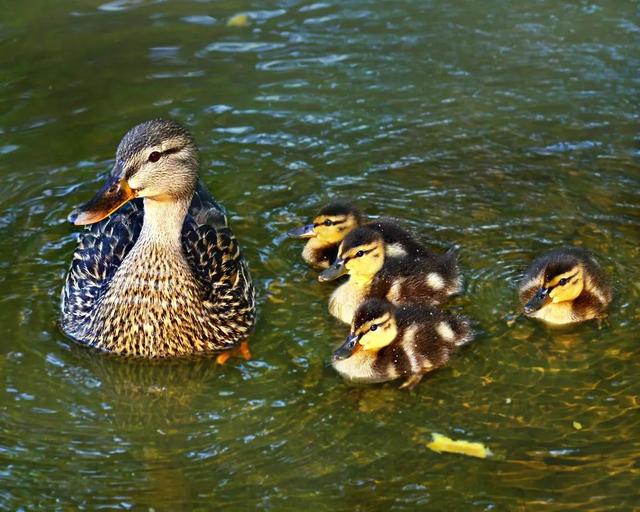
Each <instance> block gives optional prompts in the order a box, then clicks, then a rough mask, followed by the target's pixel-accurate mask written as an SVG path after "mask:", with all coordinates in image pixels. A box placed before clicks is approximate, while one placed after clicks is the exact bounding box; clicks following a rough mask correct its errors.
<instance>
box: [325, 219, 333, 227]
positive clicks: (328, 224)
mask: <svg viewBox="0 0 640 512" xmlns="http://www.w3.org/2000/svg"><path fill="white" fill-rule="evenodd" d="M324 225H325V226H332V225H333V222H331V221H330V220H329V219H327V220H325V221H324Z"/></svg>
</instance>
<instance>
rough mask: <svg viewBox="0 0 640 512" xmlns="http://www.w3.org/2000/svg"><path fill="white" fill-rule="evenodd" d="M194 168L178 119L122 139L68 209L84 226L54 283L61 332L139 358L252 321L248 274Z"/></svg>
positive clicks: (224, 337) (216, 346) (231, 335)
mask: <svg viewBox="0 0 640 512" xmlns="http://www.w3.org/2000/svg"><path fill="white" fill-rule="evenodd" d="M198 169H199V161H198V151H197V148H196V146H195V143H194V141H193V139H192V137H191V135H190V134H189V133H188V132H187V131H186V130H185V129H184V128H183V127H182V126H180V125H179V124H178V123H175V122H173V121H167V120H163V119H156V120H153V121H148V122H145V123H142V124H139V125H138V126H135V127H134V128H132V129H131V130H130V131H129V132H128V133H127V134H126V135H125V136H124V137H123V139H122V141H121V142H120V145H119V146H118V150H117V153H116V163H115V166H114V167H113V170H112V171H111V175H110V176H109V179H108V181H107V183H106V185H105V186H104V187H103V188H102V189H101V190H100V191H99V192H98V194H97V195H96V196H95V197H94V198H93V199H92V200H90V201H89V202H88V203H86V204H84V205H83V206H81V207H79V208H77V209H76V210H75V211H74V212H72V214H71V215H70V220H72V221H73V222H74V223H75V224H76V225H84V224H92V226H91V229H89V230H87V231H85V232H83V233H82V234H81V235H80V241H79V244H78V248H77V249H76V251H75V253H74V255H73V259H72V262H71V268H70V269H69V273H68V274H67V279H66V282H65V285H64V288H63V290H62V304H61V310H62V318H61V326H62V329H63V331H64V332H65V333H66V334H67V335H68V336H70V337H72V338H74V339H75V340H77V341H79V342H81V343H84V344H86V345H90V346H93V347H96V348H98V349H101V350H104V351H107V352H113V353H117V354H123V355H130V356H139V357H149V358H152V357H175V356H185V355H190V354H200V353H210V352H217V351H222V350H227V349H231V348H234V347H236V346H238V345H239V344H241V342H243V341H245V340H246V338H247V337H248V336H249V334H250V332H251V330H252V328H253V325H254V323H255V299H254V289H253V285H252V282H251V276H250V274H249V270H248V268H247V265H246V262H245V260H244V257H243V256H242V253H241V251H240V248H239V246H238V243H237V241H236V239H235V237H234V235H233V232H232V231H231V229H230V227H229V225H228V222H227V217H226V214H225V211H224V209H223V208H222V207H221V206H220V205H219V204H218V203H217V202H215V201H214V200H213V199H212V198H211V196H210V195H209V193H208V192H207V191H206V189H205V188H204V186H203V185H202V183H200V182H199V179H198ZM136 198H141V199H136ZM125 205H126V206H125ZM116 210H117V212H116ZM114 212H116V213H114ZM112 213H114V214H113V215H111V216H110V217H109V215H110V214H112Z"/></svg>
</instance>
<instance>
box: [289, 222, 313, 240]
mask: <svg viewBox="0 0 640 512" xmlns="http://www.w3.org/2000/svg"><path fill="white" fill-rule="evenodd" d="M286 234H287V236H288V237H289V238H313V237H315V236H316V232H315V231H314V230H313V224H307V225H306V226H301V227H299V228H294V229H291V230H289V231H287V233H286Z"/></svg>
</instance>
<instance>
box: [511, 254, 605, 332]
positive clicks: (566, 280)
mask: <svg viewBox="0 0 640 512" xmlns="http://www.w3.org/2000/svg"><path fill="white" fill-rule="evenodd" d="M611 299H612V292H611V288H610V287H609V285H608V284H607V282H606V280H605V278H604V275H603V273H602V270H601V269H600V266H599V265H598V263H597V262H596V260H595V259H594V258H593V256H592V255H591V253H589V252H588V251H586V250H584V249H579V248H577V247H569V248H565V249H556V250H553V251H550V252H548V253H546V254H544V255H542V256H541V257H539V258H538V259H537V260H535V261H534V262H533V263H532V264H531V266H530V267H529V268H528V269H527V272H526V273H525V276H524V279H523V280H522V283H521V285H520V301H521V303H522V306H523V311H524V314H525V315H527V316H530V317H532V318H539V319H540V320H543V321H545V322H547V323H550V324H568V323H574V322H582V321H584V320H590V319H592V318H597V317H601V316H603V314H604V311H605V310H606V309H607V306H608V305H609V303H610V302H611Z"/></svg>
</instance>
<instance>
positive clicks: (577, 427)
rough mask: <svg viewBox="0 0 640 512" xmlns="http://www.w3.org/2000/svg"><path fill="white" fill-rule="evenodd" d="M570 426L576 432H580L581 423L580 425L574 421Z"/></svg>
mask: <svg viewBox="0 0 640 512" xmlns="http://www.w3.org/2000/svg"><path fill="white" fill-rule="evenodd" d="M572 425H573V428H575V429H576V430H582V423H580V422H579V421H574V422H573V423H572Z"/></svg>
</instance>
